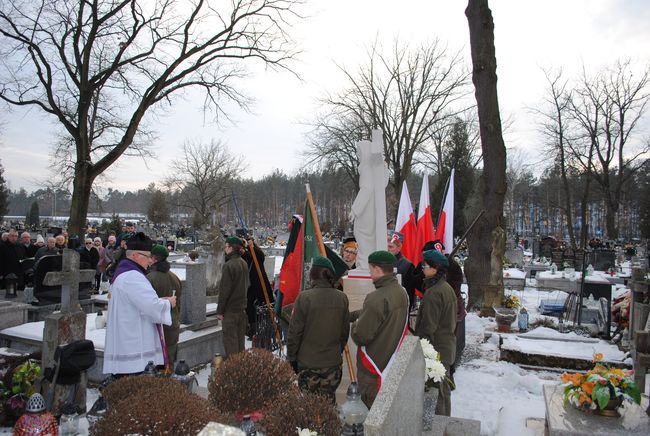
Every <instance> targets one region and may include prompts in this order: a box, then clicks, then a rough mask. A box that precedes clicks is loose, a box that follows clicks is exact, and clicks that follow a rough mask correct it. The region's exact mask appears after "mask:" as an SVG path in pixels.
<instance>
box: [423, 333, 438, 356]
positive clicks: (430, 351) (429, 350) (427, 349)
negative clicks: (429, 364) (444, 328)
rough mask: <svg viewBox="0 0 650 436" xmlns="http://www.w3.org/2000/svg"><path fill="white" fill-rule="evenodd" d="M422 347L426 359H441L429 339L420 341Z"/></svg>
mask: <svg viewBox="0 0 650 436" xmlns="http://www.w3.org/2000/svg"><path fill="white" fill-rule="evenodd" d="M420 345H421V346H422V353H423V354H424V358H425V359H432V360H438V359H439V356H438V352H437V351H436V349H435V348H433V345H431V342H429V340H428V339H425V338H422V339H420Z"/></svg>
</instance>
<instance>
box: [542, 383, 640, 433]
mask: <svg viewBox="0 0 650 436" xmlns="http://www.w3.org/2000/svg"><path fill="white" fill-rule="evenodd" d="M562 389H563V388H562V386H561V385H545V386H544V401H545V402H546V425H547V427H548V435H549V436H569V435H571V436H581V435H589V436H617V435H647V434H650V418H649V417H648V415H646V413H645V409H646V408H647V407H648V399H647V398H646V397H642V399H641V406H638V405H636V404H629V403H626V405H625V407H623V408H621V409H620V413H621V417H620V418H610V417H606V416H599V415H594V414H592V413H588V412H581V411H579V410H577V409H575V408H574V407H572V406H571V405H567V406H565V405H564V400H563V398H562Z"/></svg>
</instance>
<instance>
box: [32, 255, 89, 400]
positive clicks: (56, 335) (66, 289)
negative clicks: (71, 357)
mask: <svg viewBox="0 0 650 436" xmlns="http://www.w3.org/2000/svg"><path fill="white" fill-rule="evenodd" d="M94 277H95V270H94V269H93V270H79V253H77V252H76V251H75V250H70V249H67V248H66V249H64V250H63V268H62V269H61V271H51V272H48V273H47V275H46V276H45V279H44V280H43V282H44V284H45V285H47V286H58V285H60V286H61V311H60V312H54V313H52V314H51V315H49V316H48V317H47V318H45V325H44V328H43V356H42V364H41V365H42V368H43V371H45V368H53V367H54V366H55V365H56V362H55V361H54V352H55V351H56V348H57V347H58V346H59V345H65V344H69V343H70V342H73V341H77V340H80V339H85V337H86V314H85V313H84V311H83V310H81V306H80V304H79V282H87V281H91V280H93V279H94ZM86 381H87V377H86V374H82V375H81V380H80V382H79V386H78V387H77V388H76V396H74V404H75V405H76V406H77V407H78V408H79V410H81V411H85V410H86ZM49 389H50V383H49V382H47V380H44V382H43V386H42V391H43V392H44V393H45V395H46V398H47V393H48V390H49ZM74 389H75V386H74V385H69V386H64V385H57V386H55V388H54V396H53V398H54V401H53V402H52V405H51V410H53V411H57V410H59V408H60V407H61V406H62V405H63V404H64V403H65V402H66V401H70V400H71V395H72V394H73V393H74V392H75V391H74Z"/></svg>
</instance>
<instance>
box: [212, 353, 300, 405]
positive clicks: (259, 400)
mask: <svg viewBox="0 0 650 436" xmlns="http://www.w3.org/2000/svg"><path fill="white" fill-rule="evenodd" d="M208 390H209V391H210V397H209V398H210V402H211V403H212V404H213V405H214V406H215V407H216V408H217V409H218V410H220V411H222V412H225V413H241V414H245V413H250V412H254V411H258V410H264V409H266V408H267V407H268V406H269V405H270V404H271V403H273V402H274V401H275V400H276V397H278V396H283V395H287V393H289V392H291V391H296V390H298V386H297V382H296V374H295V373H294V371H293V369H292V368H291V365H289V363H288V362H287V361H286V360H283V359H278V358H277V357H275V356H274V355H273V354H272V353H271V352H269V351H267V350H263V349H260V348H252V349H250V350H246V351H242V352H241V353H237V354H234V355H232V356H230V357H228V359H226V361H225V362H224V363H223V364H222V365H221V366H220V367H219V370H218V371H216V373H215V375H214V377H213V378H212V379H210V382H209V383H208Z"/></svg>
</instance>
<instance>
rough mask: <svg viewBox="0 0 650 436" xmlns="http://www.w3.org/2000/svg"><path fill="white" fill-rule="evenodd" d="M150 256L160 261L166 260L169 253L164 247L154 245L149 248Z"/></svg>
mask: <svg viewBox="0 0 650 436" xmlns="http://www.w3.org/2000/svg"><path fill="white" fill-rule="evenodd" d="M151 254H153V255H154V256H158V257H160V258H162V259H167V256H169V251H167V249H166V248H165V246H164V245H160V244H155V245H154V246H153V247H151Z"/></svg>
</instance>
